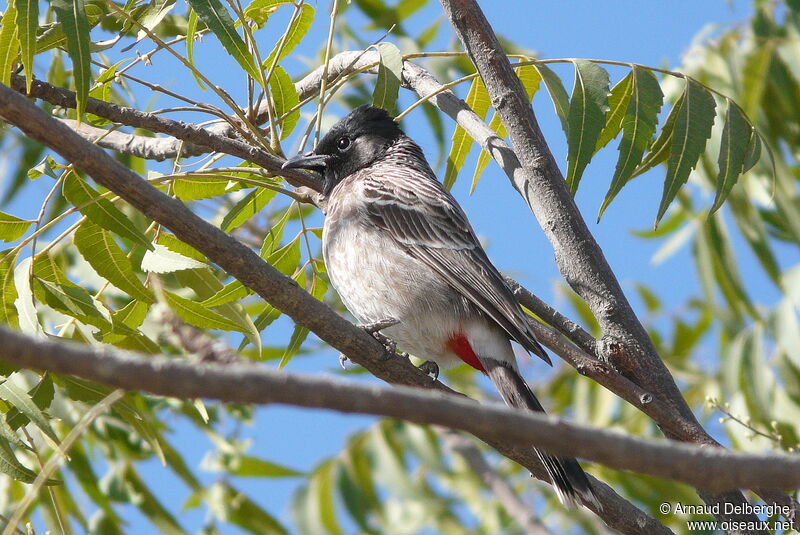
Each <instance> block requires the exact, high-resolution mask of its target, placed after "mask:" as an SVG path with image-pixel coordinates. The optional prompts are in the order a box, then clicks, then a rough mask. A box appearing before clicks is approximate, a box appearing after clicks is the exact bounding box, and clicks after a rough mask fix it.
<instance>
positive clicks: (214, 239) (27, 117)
mask: <svg viewBox="0 0 800 535" xmlns="http://www.w3.org/2000/svg"><path fill="white" fill-rule="evenodd" d="M89 106H91V104H89ZM90 111H91V110H90ZM92 113H95V114H97V113H96V112H94V111H93V112H92ZM97 115H99V114H97ZM0 117H3V118H5V119H6V120H7V121H8V122H9V123H11V124H13V125H15V126H16V127H17V128H19V129H20V130H21V131H22V132H23V133H25V134H26V135H27V136H28V137H30V138H31V139H35V140H37V141H39V142H41V143H43V144H45V145H46V146H48V147H50V148H51V149H53V150H54V151H55V152H57V153H58V154H60V155H61V156H62V157H64V158H65V159H67V160H68V161H70V162H72V163H73V164H75V166H76V167H77V168H78V169H81V170H82V171H84V172H86V173H87V174H88V175H90V176H91V177H92V178H93V179H94V180H95V181H96V182H97V183H98V184H101V185H103V186H104V187H106V188H107V189H109V190H111V191H113V192H114V193H115V194H117V195H119V196H120V197H121V198H123V199H125V200H126V201H127V202H128V203H129V204H131V205H132V206H133V207H134V208H136V209H138V210H139V211H140V212H142V213H143V214H144V215H145V216H147V217H149V218H150V219H152V220H154V221H156V222H158V223H160V224H162V225H163V226H164V227H166V228H167V229H169V230H170V231H172V233H173V234H175V236H176V237H177V238H178V239H180V240H181V241H183V242H184V243H186V244H188V245H191V246H192V247H194V248H196V249H197V250H198V251H200V252H202V253H203V254H204V255H205V256H206V257H207V258H208V259H209V260H210V261H212V262H214V263H216V264H217V265H219V266H220V267H221V268H222V269H224V270H225V271H227V272H228V273H229V274H230V275H231V276H233V277H235V278H237V279H238V280H239V281H241V282H242V283H243V284H244V285H245V286H247V287H249V288H251V289H252V290H254V291H255V292H256V293H257V294H259V295H260V296H261V297H262V298H263V299H264V300H265V301H267V302H268V303H270V304H271V305H273V306H274V307H275V308H277V309H279V310H281V311H282V312H284V313H286V314H287V315H288V316H289V317H291V318H292V320H294V321H295V323H297V324H298V325H302V326H303V327H306V328H308V329H309V330H311V331H313V332H314V333H315V334H316V335H317V336H318V337H319V338H320V339H322V340H323V341H325V342H326V343H328V344H329V345H331V346H332V347H334V348H335V349H337V350H339V351H341V352H342V353H344V354H345V355H346V356H347V357H348V358H349V359H350V360H351V361H352V362H354V363H356V364H359V365H361V366H363V367H365V368H367V369H368V370H369V371H370V372H371V373H372V374H373V375H375V376H376V377H378V378H380V379H382V380H385V381H387V382H390V383H394V384H399V385H409V386H418V387H427V388H434V389H436V390H438V391H440V392H447V393H450V394H456V392H454V391H453V390H451V389H450V388H448V387H447V386H445V385H443V384H442V383H440V382H438V381H436V382H432V381H431V380H430V378H429V377H428V376H427V375H426V374H425V373H423V372H422V371H420V370H418V369H416V368H415V367H414V366H412V365H411V364H410V363H409V362H408V360H407V359H400V358H398V359H388V360H385V359H383V358H382V357H383V355H384V352H385V349H384V348H383V346H382V345H381V344H380V343H379V342H378V341H377V340H375V339H374V338H373V337H371V336H369V335H368V334H367V333H365V332H364V331H363V330H361V329H359V328H357V327H355V326H354V325H353V324H351V323H350V322H348V321H346V320H345V319H344V318H342V317H341V316H339V315H338V314H336V313H335V312H333V311H332V310H331V309H330V308H329V307H328V306H327V305H325V304H324V303H322V302H320V301H318V300H316V299H314V298H313V297H311V296H310V295H309V294H308V293H307V292H305V291H304V290H303V289H302V288H300V286H299V285H298V284H297V283H296V282H294V281H293V280H292V279H290V278H289V277H286V276H284V275H283V274H281V273H280V272H278V271H277V270H275V268H273V267H272V266H270V265H269V264H267V263H266V262H264V261H263V259H261V258H260V257H259V256H258V255H257V254H256V253H255V252H254V251H252V250H251V249H249V248H248V247H246V246H244V245H243V244H241V243H239V242H238V241H236V240H235V239H234V238H232V237H231V236H229V235H227V234H225V233H224V232H222V231H221V230H220V229H219V228H217V227H214V226H213V225H211V224H209V223H208V222H206V221H205V220H203V219H202V218H200V217H198V216H196V215H195V214H194V213H192V212H191V210H189V209H188V208H187V207H186V206H185V205H184V204H183V203H181V202H180V201H178V200H177V199H174V198H172V197H169V196H167V195H165V194H163V193H161V192H160V191H158V190H157V189H156V188H154V187H153V186H151V185H150V184H148V183H147V182H145V181H144V180H142V179H141V178H140V177H139V176H137V175H136V174H135V173H133V172H132V171H131V170H130V169H128V168H127V167H125V166H123V165H122V164H120V163H119V162H117V161H115V160H114V159H113V158H111V157H110V156H109V155H108V154H106V153H105V152H104V151H103V150H102V149H101V148H99V147H97V146H95V145H93V144H91V143H88V142H87V141H86V140H84V139H83V138H81V137H80V136H79V135H78V134H77V133H75V132H74V131H72V130H71V129H70V128H69V127H67V126H66V125H64V124H62V123H61V122H60V121H58V120H56V119H54V118H53V117H52V116H50V115H49V114H47V113H45V112H44V111H42V110H40V109H39V108H37V107H36V106H35V105H33V103H31V102H29V101H28V100H27V99H26V98H25V97H23V96H22V95H20V94H19V93H17V92H15V91H14V90H13V89H11V88H9V87H7V86H3V85H0ZM186 126H187V131H189V130H190V128H188V127H189V125H186ZM203 135H206V134H203ZM478 438H480V439H481V440H483V441H484V442H486V443H487V444H489V445H490V446H491V447H493V448H495V449H496V450H497V451H498V452H500V453H501V454H503V455H505V456H506V457H508V458H510V459H512V460H514V461H516V462H518V463H519V464H521V465H522V466H524V467H525V468H527V469H528V470H530V471H531V473H532V474H534V475H535V476H536V477H537V478H539V479H542V480H543V481H549V479H548V478H547V475H546V474H545V472H544V469H543V467H542V466H541V463H540V462H539V460H538V458H537V457H536V455H535V454H534V453H533V451H532V450H531V449H530V448H521V447H517V446H514V445H512V444H508V443H507V442H503V441H501V440H499V439H497V438H496V437H494V436H492V435H480V436H478ZM592 481H593V482H594V488H595V491H596V492H595V495H596V496H597V497H598V499H599V500H600V503H601V504H602V506H603V508H602V510H599V509H597V508H596V507H594V505H592V504H585V505H587V506H588V507H589V508H590V509H592V510H593V511H594V512H595V513H597V514H598V515H599V516H600V517H601V518H602V519H603V520H604V521H605V522H606V524H608V525H609V526H610V527H612V528H614V529H617V530H618V531H621V532H623V533H631V534H642V535H647V534H652V533H670V531H669V530H667V529H666V528H665V527H664V526H663V525H662V524H660V523H659V522H658V521H656V520H655V519H653V518H652V517H650V516H649V515H647V514H645V513H644V512H642V511H641V510H640V509H638V508H637V507H635V506H634V505H632V504H631V503H630V502H628V501H627V500H625V499H624V498H622V497H620V496H619V495H618V494H617V493H616V492H614V490H613V489H611V488H610V487H608V485H605V484H603V483H602V482H599V481H597V480H595V479H593V478H592Z"/></svg>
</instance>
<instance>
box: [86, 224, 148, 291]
mask: <svg viewBox="0 0 800 535" xmlns="http://www.w3.org/2000/svg"><path fill="white" fill-rule="evenodd" d="M74 242H75V246H76V247H77V248H78V252H80V253H81V255H82V256H83V257H84V258H85V259H86V261H87V262H89V264H90V265H91V266H92V268H94V270H95V271H96V272H97V274H98V275H100V276H101V277H103V278H105V279H107V280H108V282H110V283H111V284H113V285H114V286H116V287H117V288H119V289H120V290H122V291H123V292H125V293H127V294H128V295H130V296H131V297H133V298H134V299H138V300H140V301H144V302H147V303H151V302H153V296H152V294H151V293H150V291H149V290H148V289H147V288H145V287H144V285H143V284H142V283H141V281H140V280H139V279H138V278H137V277H136V274H135V273H134V272H133V265H132V264H131V261H130V259H129V258H128V257H127V256H126V255H125V253H124V252H123V251H122V249H121V248H120V247H119V245H117V242H115V241H114V238H113V237H112V236H111V234H109V233H108V232H107V231H105V230H103V229H102V228H101V227H100V226H98V225H95V224H94V223H92V222H91V221H84V222H83V223H82V224H81V226H80V227H78V229H77V230H76V231H75V237H74Z"/></svg>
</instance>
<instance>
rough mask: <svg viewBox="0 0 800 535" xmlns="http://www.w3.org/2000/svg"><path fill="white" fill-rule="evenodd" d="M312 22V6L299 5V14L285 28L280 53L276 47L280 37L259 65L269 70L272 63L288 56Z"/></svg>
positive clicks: (278, 45)
mask: <svg viewBox="0 0 800 535" xmlns="http://www.w3.org/2000/svg"><path fill="white" fill-rule="evenodd" d="M312 22H314V8H313V7H312V6H310V5H308V4H303V5H301V6H300V14H299V15H298V16H297V18H296V19H295V20H294V22H293V23H292V24H291V25H290V26H289V27H288V28H287V29H286V33H285V35H286V40H285V41H284V43H283V48H282V49H281V53H280V55H278V47H280V44H281V40H282V38H281V39H278V42H277V43H275V48H273V49H272V52H270V54H269V56H267V59H265V60H264V61H263V62H262V64H261V67H262V68H263V69H264V70H269V69H270V68H272V65H273V63H274V64H275V65H277V64H279V63H280V62H281V61H283V58H285V57H286V56H288V55H289V54H290V53H291V52H292V50H294V49H295V47H296V46H297V45H298V44H300V41H302V40H303V37H305V36H306V34H307V33H308V30H309V29H311V23H312Z"/></svg>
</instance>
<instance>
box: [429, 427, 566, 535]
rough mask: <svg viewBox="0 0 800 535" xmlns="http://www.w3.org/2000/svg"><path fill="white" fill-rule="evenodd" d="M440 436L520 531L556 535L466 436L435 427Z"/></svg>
mask: <svg viewBox="0 0 800 535" xmlns="http://www.w3.org/2000/svg"><path fill="white" fill-rule="evenodd" d="M436 434H438V435H439V436H440V437H441V438H442V439H443V440H444V442H445V443H446V444H447V446H448V447H449V448H450V449H451V450H452V451H454V452H455V453H457V454H459V455H460V456H461V457H462V458H463V459H464V461H465V462H466V463H467V465H469V467H470V470H472V471H473V472H475V475H477V476H478V477H479V478H481V480H482V481H483V483H484V484H485V485H486V486H487V487H488V488H489V490H491V491H492V493H494V495H495V497H496V498H497V501H499V502H500V504H501V505H502V506H503V509H505V510H506V513H508V516H510V517H511V518H513V519H514V521H515V522H516V523H517V525H519V527H520V529H522V531H524V532H525V533H527V534H528V535H553V533H552V532H551V531H550V530H549V529H547V527H546V526H545V525H544V524H543V523H542V522H541V521H540V520H539V519H538V518H536V515H535V514H534V512H533V508H532V507H531V505H530V504H527V503H525V502H523V501H522V499H521V498H520V496H519V494H517V492H516V491H515V490H514V489H513V488H512V487H511V485H510V484H509V482H508V481H506V480H505V479H504V478H503V477H502V476H500V475H499V474H498V473H497V472H495V471H494V469H493V468H492V467H491V466H489V463H488V462H486V459H485V458H484V456H483V453H481V450H479V449H478V447H477V446H476V445H475V444H474V443H473V442H472V441H471V440H469V439H468V438H467V437H465V436H464V435H462V434H460V433H457V432H455V431H453V430H452V429H447V428H443V427H438V428H436Z"/></svg>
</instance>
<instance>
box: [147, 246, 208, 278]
mask: <svg viewBox="0 0 800 535" xmlns="http://www.w3.org/2000/svg"><path fill="white" fill-rule="evenodd" d="M203 267H206V265H205V264H204V263H203V262H199V261H197V260H195V259H193V258H189V257H186V256H183V255H182V254H180V253H176V252H175V251H171V250H169V249H167V247H165V246H164V245H161V244H155V245H153V250H152V251H146V252H145V253H144V257H143V258H142V270H143V271H148V272H150V273H172V272H175V271H180V270H182V269H196V268H203Z"/></svg>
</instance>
